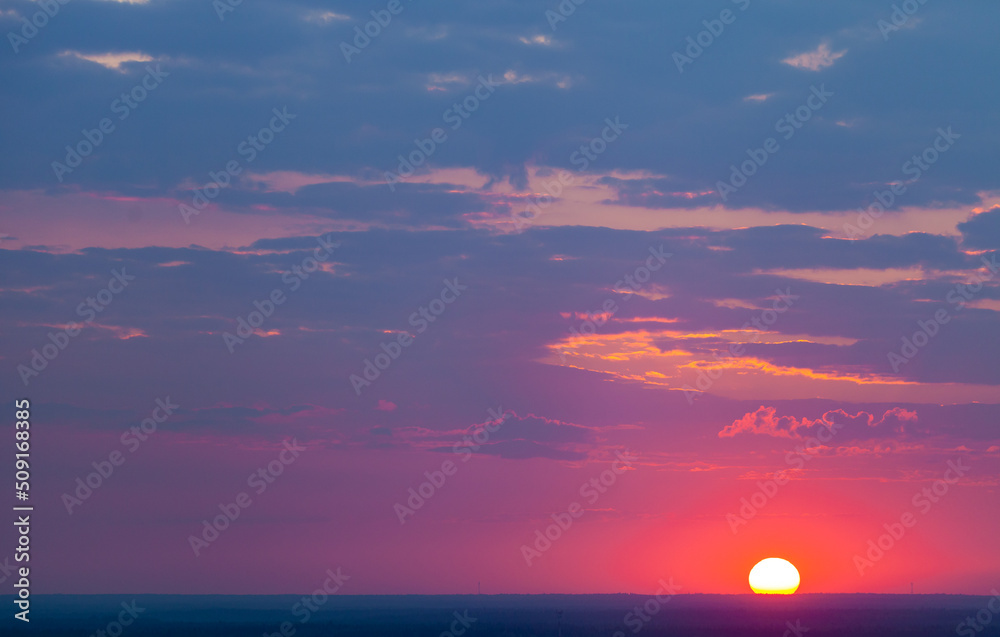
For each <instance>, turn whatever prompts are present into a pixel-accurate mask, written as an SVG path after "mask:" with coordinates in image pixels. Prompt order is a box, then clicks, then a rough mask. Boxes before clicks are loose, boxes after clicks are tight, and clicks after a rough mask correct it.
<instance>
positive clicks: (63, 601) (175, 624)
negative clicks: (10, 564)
mask: <svg viewBox="0 0 1000 637" xmlns="http://www.w3.org/2000/svg"><path fill="white" fill-rule="evenodd" d="M7 599H8V603H7V604H5V607H6V608H7V611H6V612H5V613H4V617H3V618H0V633H3V634H28V633H30V634H32V635H37V636H51V637H57V636H58V637H62V636H69V635H74V636H79V637H86V636H88V635H95V634H96V633H97V631H98V630H105V629H106V628H107V626H108V624H109V623H110V622H112V621H114V620H115V619H116V618H117V615H118V614H119V612H120V611H122V606H121V604H122V602H125V603H131V602H132V601H133V600H135V603H136V604H137V605H138V607H139V608H144V609H145V610H143V611H142V612H141V613H140V614H139V615H138V617H137V618H136V619H135V621H134V623H132V624H131V625H129V626H126V627H124V628H123V630H122V632H121V633H120V637H154V636H155V637H166V636H171V637H173V636H180V635H183V636H189V637H201V636H212V637H230V636H232V637H236V636H239V637H261V636H262V635H265V634H267V635H275V634H278V635H280V633H279V630H280V626H281V624H282V622H290V628H292V629H294V633H292V634H293V635H294V637H310V636H320V635H323V636H337V637H350V636H354V635H359V636H360V635H366V636H371V637H441V635H442V633H449V632H450V631H451V630H452V626H453V624H454V623H455V622H456V615H455V613H456V612H457V613H458V616H465V617H469V618H475V620H476V621H475V622H474V623H471V626H470V627H469V628H468V630H467V631H465V632H464V634H462V635H461V637H517V636H521V635H525V636H527V635H545V636H549V635H551V636H555V635H557V634H558V633H559V630H560V628H561V634H562V635H563V637H590V636H602V637H614V636H615V633H616V632H621V633H623V634H624V636H625V637H631V636H632V635H640V636H641V637H654V636H659V635H677V636H688V635H690V636H699V637H713V636H723V635H725V636H730V635H732V636H737V635H739V636H749V637H756V636H766V637H802V635H806V636H808V637H820V636H826V635H851V636H859V635H872V636H876V635H877V636H879V637H889V636H893V635H907V636H911V637H921V636H924V635H926V636H928V637H930V636H935V637H950V636H953V635H956V634H968V635H969V636H970V637H971V636H972V635H976V636H977V637H978V636H982V637H989V636H994V635H1000V615H996V617H992V615H993V613H992V612H990V613H989V614H990V616H991V617H992V619H991V621H990V622H989V623H988V625H986V626H985V627H983V630H982V631H981V632H977V631H975V630H972V629H969V630H971V632H966V633H956V629H957V628H959V627H960V625H961V624H962V622H964V621H966V619H967V618H975V617H976V614H977V612H980V611H982V610H983V609H986V608H987V606H988V603H989V601H990V598H989V597H972V596H961V595H795V596H791V597H759V596H753V595H678V596H676V597H674V598H673V599H671V600H670V601H669V602H668V603H666V604H663V605H662V607H661V608H660V609H659V611H658V612H656V613H655V614H652V615H646V616H647V617H648V618H649V619H648V621H645V620H644V619H642V617H643V615H639V614H636V609H637V608H639V609H641V608H642V606H643V605H644V604H645V603H646V602H647V601H648V600H650V599H651V598H650V597H649V596H646V595H438V596H419V595H407V596H349V595H336V596H332V597H330V598H329V599H328V600H327V601H326V602H325V603H324V604H323V605H322V606H320V607H319V609H318V610H317V611H316V612H311V611H310V613H309V617H308V621H306V622H305V623H303V622H302V619H303V618H304V617H305V614H304V612H303V611H302V607H301V606H300V607H298V608H299V610H298V611H297V614H293V609H294V608H296V606H295V605H296V604H297V603H300V602H301V601H302V596H300V595H281V596H224V595H220V596H184V595H176V596H175V595H136V596H129V595H120V596H119V595H97V596H76V595H50V596H44V595H43V596H35V597H34V599H33V600H32V601H33V603H32V608H31V619H32V621H31V624H30V626H25V625H24V624H23V622H19V621H14V620H13V617H12V616H13V612H14V604H13V603H10V602H9V600H10V598H9V597H8V598H7ZM997 603H998V602H994V607H996V605H997ZM654 606H655V604H652V603H651V604H650V607H651V608H652V607H654ZM560 611H562V615H561V620H560V619H559V616H560ZM630 613H631V615H630ZM985 617H986V612H981V613H980V619H983V618H985ZM560 623H561V625H560ZM793 627H798V628H799V629H800V630H799V632H798V634H796V632H795V631H794V630H793ZM288 628H289V626H288V625H286V631H287V630H288ZM456 628H458V629H461V628H462V625H461V623H459V624H457V626H456ZM803 628H804V629H808V631H803V630H801V629H803ZM113 632H117V631H116V630H115V631H113ZM452 635H453V636H454V637H460V636H459V635H457V634H455V633H452ZM112 637H118V636H116V635H113V636H112ZM445 637H451V636H449V635H445ZM618 637H622V636H621V635H619V636H618Z"/></svg>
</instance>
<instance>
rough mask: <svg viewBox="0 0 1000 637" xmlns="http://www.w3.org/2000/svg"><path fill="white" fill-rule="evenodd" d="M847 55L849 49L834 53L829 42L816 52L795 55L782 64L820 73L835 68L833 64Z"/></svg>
mask: <svg viewBox="0 0 1000 637" xmlns="http://www.w3.org/2000/svg"><path fill="white" fill-rule="evenodd" d="M845 53H847V49H844V50H843V51H837V52H835V53H834V52H832V51H831V50H830V44H829V43H828V42H823V43H822V44H820V45H819V47H817V48H816V50H814V51H807V52H805V53H800V54H799V55H793V56H791V57H788V58H785V59H784V60H782V61H781V62H782V63H783V64H787V65H788V66H791V67H794V68H797V69H805V70H807V71H820V70H822V69H825V68H827V67H830V66H833V63H834V62H836V61H837V60H839V59H840V58H842V57H844V54H845Z"/></svg>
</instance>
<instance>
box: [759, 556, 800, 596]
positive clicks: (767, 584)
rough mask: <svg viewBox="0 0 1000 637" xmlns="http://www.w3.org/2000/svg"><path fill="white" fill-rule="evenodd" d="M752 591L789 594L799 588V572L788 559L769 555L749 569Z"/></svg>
mask: <svg viewBox="0 0 1000 637" xmlns="http://www.w3.org/2000/svg"><path fill="white" fill-rule="evenodd" d="M750 588H752V589H753V592H755V593H760V594H771V595H791V594H792V593H794V592H795V591H796V590H797V589H798V588H799V572H798V570H796V568H795V567H794V566H792V563H791V562H789V561H788V560H783V559H781V558H780V557H769V558H767V559H766V560H761V561H759V562H757V565H756V566H754V567H753V568H752V569H750Z"/></svg>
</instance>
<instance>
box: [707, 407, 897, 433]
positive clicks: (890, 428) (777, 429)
mask: <svg viewBox="0 0 1000 637" xmlns="http://www.w3.org/2000/svg"><path fill="white" fill-rule="evenodd" d="M777 411H778V410H777V408H775V407H765V406H763V405H762V406H760V407H759V408H758V409H757V410H756V411H753V412H748V413H746V414H744V415H743V417H742V418H738V419H737V420H735V421H733V423H732V424H731V425H727V426H726V427H724V428H723V429H722V431H720V432H719V437H720V438H733V437H736V436H739V435H744V434H753V435H761V436H772V437H776V438H807V437H810V436H815V435H816V434H817V433H818V432H819V431H820V430H821V429H831V428H832V429H833V431H834V432H837V430H838V429H839V428H840V427H843V428H844V432H843V434H841V433H838V434H837V436H838V438H874V437H898V436H901V435H902V434H904V433H906V432H907V431H909V430H911V429H912V428H913V426H914V425H915V424H916V422H917V413H916V412H915V411H908V410H906V409H903V408H901V407H893V408H892V409H889V410H887V411H885V412H884V413H883V414H882V417H881V418H878V419H877V420H876V417H875V416H874V415H873V414H870V413H868V412H865V411H860V412H858V413H856V414H854V415H851V414H849V413H847V412H846V411H843V410H841V409H836V410H833V411H828V412H826V413H824V414H823V415H822V416H820V417H819V418H817V419H815V420H810V419H809V418H806V417H802V418H796V417H795V416H778V415H777Z"/></svg>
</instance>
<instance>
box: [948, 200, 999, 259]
mask: <svg viewBox="0 0 1000 637" xmlns="http://www.w3.org/2000/svg"><path fill="white" fill-rule="evenodd" d="M958 230H959V231H960V232H961V233H962V245H964V246H965V247H967V248H971V249H973V250H1000V206H996V207H994V208H992V209H990V210H987V211H986V212H980V213H979V214H977V215H974V216H973V217H971V218H970V219H969V220H968V221H964V222H962V223H960V224H958Z"/></svg>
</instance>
